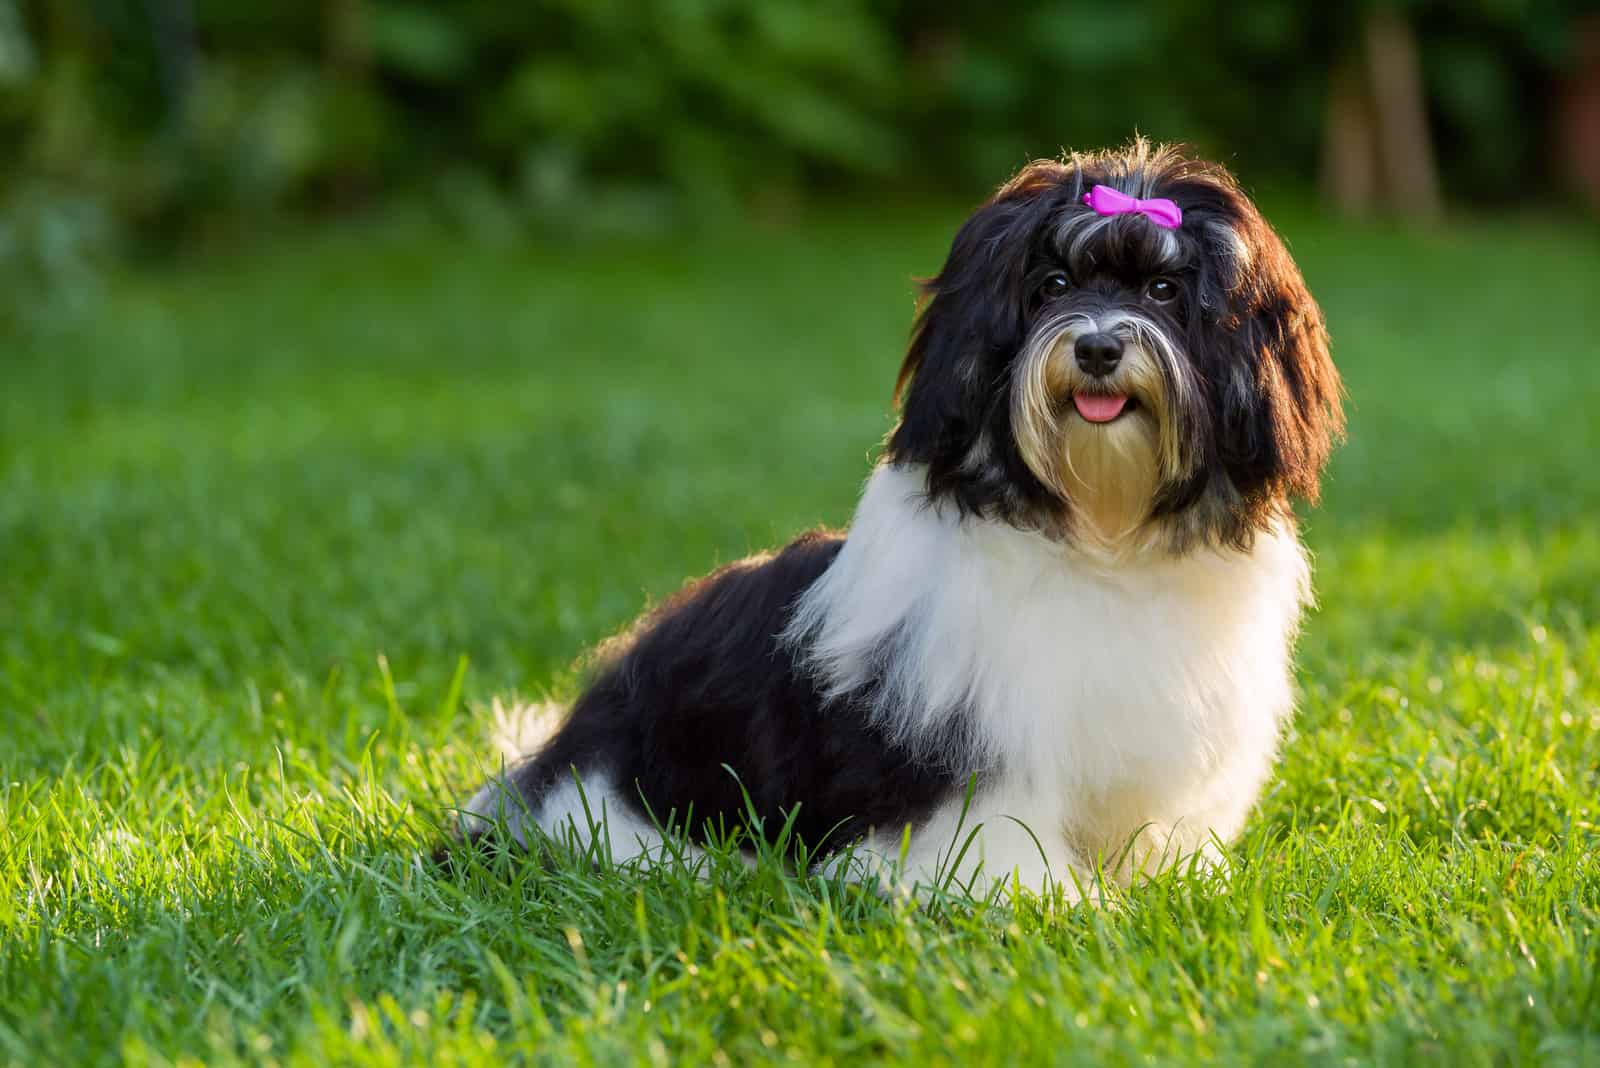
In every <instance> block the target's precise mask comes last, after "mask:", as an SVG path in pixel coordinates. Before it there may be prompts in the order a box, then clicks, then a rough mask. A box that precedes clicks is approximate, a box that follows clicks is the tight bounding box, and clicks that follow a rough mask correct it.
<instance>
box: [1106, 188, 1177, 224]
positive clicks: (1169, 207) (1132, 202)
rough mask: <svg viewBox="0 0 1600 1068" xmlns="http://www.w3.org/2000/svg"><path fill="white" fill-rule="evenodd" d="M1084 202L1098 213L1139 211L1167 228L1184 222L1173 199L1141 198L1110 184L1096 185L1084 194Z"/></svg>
mask: <svg viewBox="0 0 1600 1068" xmlns="http://www.w3.org/2000/svg"><path fill="white" fill-rule="evenodd" d="M1083 202H1084V203H1085V204H1087V205H1089V207H1091V208H1093V209H1094V212H1095V214H1097V215H1131V214H1133V213H1134V212H1138V213H1139V214H1140V215H1143V216H1144V217H1145V218H1146V219H1149V220H1150V221H1151V222H1153V223H1155V224H1156V225H1157V226H1159V227H1162V228H1163V229H1166V230H1176V229H1177V228H1178V225H1179V224H1180V223H1182V222H1183V212H1182V211H1180V210H1179V208H1178V205H1176V204H1174V203H1173V202H1172V201H1170V200H1167V199H1165V198H1163V197H1157V198H1155V199H1154V200H1140V199H1139V198H1138V197H1130V196H1129V195H1128V194H1126V193H1124V192H1122V191H1121V190H1120V189H1112V188H1111V187H1110V186H1109V185H1097V186H1095V187H1094V188H1093V189H1091V190H1089V191H1088V192H1087V193H1085V194H1083Z"/></svg>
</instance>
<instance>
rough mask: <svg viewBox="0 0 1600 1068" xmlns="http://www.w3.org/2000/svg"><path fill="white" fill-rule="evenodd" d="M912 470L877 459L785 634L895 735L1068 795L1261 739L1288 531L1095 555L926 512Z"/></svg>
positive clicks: (1290, 580) (1302, 579)
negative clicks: (865, 699)
mask: <svg viewBox="0 0 1600 1068" xmlns="http://www.w3.org/2000/svg"><path fill="white" fill-rule="evenodd" d="M916 483H917V478H916V475H915V473H910V472H901V471H897V470H896V469H893V468H880V469H879V471H878V472H876V473H875V475H874V477H873V479H872V481H871V483H869V485H868V488H867V492H866V494H865V495H864V497H863V501H862V506H861V508H860V509H859V510H858V512H857V517H856V519H857V521H856V525H855V526H854V527H853V528H852V530H851V533H850V536H849V539H848V541H847V542H846V545H845V548H844V549H843V551H842V552H841V553H840V556H839V558H838V560H837V561H836V562H835V563H834V565H833V567H831V568H830V569H829V571H828V573H827V574H826V575H824V577H823V578H822V579H821V580H819V582H818V583H817V584H816V586H815V587H813V589H812V590H811V591H809V592H808V593H807V595H806V597H805V598H804V600H803V601H802V603H801V606H800V611H799V613H798V614H797V618H796V623H795V626H794V627H793V628H792V631H791V633H792V635H793V636H795V637H797V638H798V637H800V636H804V637H805V639H806V640H807V641H808V642H809V644H810V645H811V649H810V658H811V660H812V662H813V663H814V665H815V666H816V667H818V668H819V669H820V670H821V671H822V673H823V675H824V677H825V678H826V679H827V680H828V682H829V685H830V688H831V689H832V690H833V691H834V692H839V693H843V692H847V691H851V690H857V689H865V690H868V691H869V692H871V693H872V694H873V695H874V698H873V700H874V702H875V707H874V708H873V710H872V713H873V715H874V716H875V717H876V718H877V719H878V721H879V722H880V723H882V724H884V725H885V726H886V727H888V728H889V730H890V733H891V735H892V736H894V737H895V738H897V739H899V740H901V741H902V742H904V743H906V744H908V745H910V746H911V747H912V748H914V749H921V750H923V751H924V752H929V751H932V755H934V756H937V757H940V758H941V759H944V760H948V761H950V762H953V763H970V764H971V765H972V766H978V767H986V768H991V769H996V770H998V771H1000V772H1002V773H1003V774H1004V775H1005V776H1006V777H1007V778H1011V779H1017V780H1020V781H1024V782H1026V783H1029V784H1031V785H1029V786H1028V789H1037V790H1047V791H1050V792H1054V793H1064V794H1075V795H1079V796H1083V797H1088V796H1093V795H1097V794H1099V795H1106V794H1111V793H1115V792H1117V791H1120V790H1126V789H1129V788H1136V789H1141V790H1149V789H1156V790H1159V789H1161V788H1162V787H1163V785H1164V784H1170V785H1171V787H1172V788H1173V789H1175V790H1192V789H1193V788H1194V785H1195V783H1196V781H1198V780H1200V779H1203V778H1205V777H1206V776H1209V775H1214V774H1217V773H1218V772H1219V771H1223V772H1224V773H1225V768H1224V767H1223V765H1224V764H1225V762H1226V759H1227V754H1228V753H1229V751H1230V750H1231V749H1233V748H1237V747H1238V746H1240V745H1247V746H1248V747H1249V748H1251V749H1259V748H1261V747H1262V746H1267V747H1269V748H1270V746H1271V744H1272V739H1273V736H1274V735H1275V733H1276V731H1277V728H1278V724H1279V721H1280V719H1281V717H1282V716H1283V715H1284V714H1285V713H1286V712H1287V711H1288V709H1289V706H1290V690H1289V671H1288V665H1289V647H1290V642H1291V639H1292V636H1293V632H1294V629H1295V626H1296V623H1297V620H1298V617H1299V614H1300V609H1301V605H1302V603H1303V601H1304V598H1305V596H1306V564H1305V559H1304V554H1303V552H1302V550H1301V548H1300V545H1299V543H1298V541H1297V539H1296V538H1295V536H1294V534H1293V533H1292V532H1291V531H1288V530H1274V531H1271V532H1267V533H1264V534H1262V535H1261V536H1260V537H1258V538H1257V539H1256V543H1255V545H1254V546H1253V547H1252V548H1251V549H1250V550H1249V551H1248V552H1212V551H1201V552H1197V553H1194V554H1190V555H1186V556H1182V557H1173V556H1169V555H1155V554H1152V555H1150V556H1148V557H1145V558H1141V559H1136V560H1131V561H1122V562H1117V563H1107V562H1104V561H1097V560H1093V559H1090V558H1087V557H1085V556H1083V555H1082V554H1078V553H1074V552H1073V551H1071V550H1069V549H1064V548H1063V547H1062V546H1060V545H1059V544H1056V543H1054V542H1051V541H1049V540H1047V539H1044V538H1041V537H1038V536H1036V535H1033V534H1029V533H1026V532H1022V531H1018V530H1015V529H1013V528H1010V527H1007V526H1005V525H1002V524H995V523H987V522H983V521H981V520H977V521H975V520H972V519H970V518H968V519H961V518H958V517H955V516H951V515H949V514H945V513H941V512H940V511H938V510H936V509H933V508H930V507H928V506H927V505H926V503H925V502H924V501H921V499H920V498H919V496H918V495H917V493H916V489H917V486H916ZM952 726H954V727H956V728H957V729H955V730H952ZM951 746H960V747H963V749H964V751H962V752H951V751H950V747H951Z"/></svg>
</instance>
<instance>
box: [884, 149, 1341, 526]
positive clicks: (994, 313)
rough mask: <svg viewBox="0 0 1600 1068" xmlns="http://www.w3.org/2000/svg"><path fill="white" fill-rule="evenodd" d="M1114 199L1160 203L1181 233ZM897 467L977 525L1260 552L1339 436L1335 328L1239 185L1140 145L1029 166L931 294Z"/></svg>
mask: <svg viewBox="0 0 1600 1068" xmlns="http://www.w3.org/2000/svg"><path fill="white" fill-rule="evenodd" d="M1097 185H1104V186H1109V187H1111V189H1113V190H1117V191H1120V192H1122V193H1125V194H1128V195H1130V196H1133V197H1138V198H1147V199H1148V198H1163V199H1167V200H1170V201H1172V202H1173V203H1174V204H1176V205H1177V207H1178V208H1179V209H1180V210H1181V212H1182V221H1181V223H1180V224H1179V225H1178V226H1176V227H1175V228H1170V229H1169V228H1166V227H1165V226H1163V225H1160V224H1158V222H1157V221H1156V220H1154V219H1152V218H1151V217H1150V216H1149V215H1147V214H1144V213H1140V212H1128V213H1125V214H1109V215H1108V214H1101V213H1099V212H1097V210H1095V208H1092V207H1090V206H1089V205H1088V204H1086V203H1084V197H1085V194H1087V193H1089V191H1090V190H1091V189H1093V188H1094V187H1095V186H1097ZM926 288H927V299H926V301H925V303H924V305H923V307H922V311H921V314H920V315H919V317H918V320H917V325H916V329H915V332H914V334H913V336H912V341H911V346H910V350H909V351H908V352H907V354H906V358H905V363H904V365H903V366H902V368H901V370H900V381H899V385H898V388H897V393H898V395H899V396H900V398H901V400H902V407H901V418H900V423H899V425H898V426H896V428H895V429H894V431H893V432H892V433H891V435H890V438H889V442H888V449H887V457H888V459H889V460H891V461H894V462H905V463H919V464H923V465H925V466H926V468H927V472H928V490H929V493H930V495H931V496H932V497H933V498H934V499H935V500H936V501H948V502H951V503H953V504H954V506H955V507H957V508H958V509H960V510H961V511H962V512H963V513H964V514H973V513H975V514H979V515H983V516H987V517H990V518H995V519H1000V520H1003V521H1006V522H1009V523H1013V524H1015V525H1018V526H1022V527H1027V528H1030V529H1035V530H1039V531H1041V532H1043V533H1046V534H1048V535H1050V536H1052V537H1060V538H1070V539H1072V540H1074V541H1082V542H1094V543H1097V544H1099V545H1101V546H1105V547H1115V546H1120V545H1129V544H1140V545H1161V546H1164V547H1166V548H1168V549H1171V550H1173V551H1184V550H1187V549H1189V548H1191V547H1194V546H1196V545H1202V544H1210V545H1232V546H1239V547H1243V546H1246V545H1248V544H1249V543H1250V541H1251V539H1252V537H1253V535H1254V533H1255V532H1256V531H1258V530H1261V529H1264V528H1265V527H1267V526H1268V525H1270V524H1271V523H1272V522H1274V521H1275V520H1276V519H1278V518H1280V517H1282V516H1284V515H1286V514H1287V510H1288V506H1289V501H1290V499H1291V498H1293V497H1296V496H1298V497H1302V498H1305V499H1308V500H1315V499H1316V496H1317V489H1318V480H1319V477H1320V474H1321V471H1322V467H1323V464H1324V463H1325V462H1326V460H1327V457H1328V453H1329V450H1330V448H1331V446H1332V442H1333V440H1334V439H1335V438H1336V437H1337V435H1338V434H1339V432H1340V430H1341V429H1342V423H1343V416H1342V411H1341V406H1340V385H1339V377H1338V373H1337V372H1336V371H1335V370H1334V367H1333V363H1332V361H1331V360H1330V359H1329V356H1328V337H1327V331H1326V329H1325V328H1324V326H1323V321H1322V313H1321V311H1320V310H1319V309H1318V307H1317V305H1316V302H1315V301H1313V300H1312V299H1311V295H1310V294H1309V293H1308V292H1307V291H1306V286H1305V282H1304V280H1303V279H1302V278H1301V276H1300V271H1299V269H1298V268H1297V267H1296V266H1295V264H1294V261H1293V260H1292V259H1291V258H1290V257H1289V253H1288V251H1287V250H1286V249H1285V248H1284V246H1283V242H1282V241H1281V240H1280V239H1279V238H1278V235H1277V234H1276V233H1275V232H1274V231H1273V229H1272V227H1271V226H1269V225H1268V224H1267V222H1266V221H1265V220H1264V219H1263V218H1262V217H1261V215H1260V213H1259V212H1258V211H1257V210H1256V208H1255V206H1254V205H1253V204H1252V203H1251V202H1250V200H1249V198H1247V197H1246V196H1245V195H1244V193H1242V192H1241V191H1240V189H1239V186H1238V184H1237V183H1236V182H1235V181H1234V179H1233V178H1232V176H1230V175H1229V174H1228V172H1227V171H1226V170H1224V169H1223V168H1222V167H1220V166H1218V165H1216V164H1211V163H1205V162H1202V161H1199V160H1195V159H1192V158H1189V157H1186V156H1185V155H1183V154H1182V153H1181V152H1180V151H1178V150H1176V149H1173V148H1152V147H1151V146H1150V145H1149V144H1147V143H1146V142H1144V141H1142V140H1138V141H1135V142H1133V143H1132V144H1131V145H1129V146H1128V147H1126V148H1124V149H1121V150H1119V151H1114V152H1107V153H1103V154H1097V155H1073V156H1071V157H1069V158H1067V159H1065V160H1063V161H1060V162H1056V161H1040V162H1036V163H1032V164H1030V165H1029V166H1027V167H1026V168H1024V169H1023V171H1022V172H1021V173H1020V174H1018V175H1017V176H1016V177H1015V178H1013V179H1012V180H1011V181H1009V182H1007V183H1006V184H1005V185H1004V186H1002V187H1001V189H1000V190H999V191H998V192H997V193H996V194H995V195H994V196H993V197H992V198H991V199H990V200H989V201H988V202H987V203H985V204H984V205H983V206H982V207H980V208H979V209H978V210H977V212H975V213H974V214H973V216H972V217H971V218H970V219H968V220H967V221H966V223H965V224H963V225H962V227H961V229H960V230H959V232H957V234H956V237H955V241H954V243H953V244H952V245H951V248H950V255H949V258H948V259H947V260H946V261H945V264H944V267H943V268H942V269H941V270H940V271H939V273H938V275H937V276H935V277H934V278H933V279H931V280H930V281H929V282H928V283H927V286H926Z"/></svg>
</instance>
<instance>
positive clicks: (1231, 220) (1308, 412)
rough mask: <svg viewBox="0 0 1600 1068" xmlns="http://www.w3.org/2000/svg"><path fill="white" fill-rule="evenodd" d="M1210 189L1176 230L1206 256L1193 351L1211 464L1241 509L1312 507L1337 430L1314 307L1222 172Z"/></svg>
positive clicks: (1324, 339)
mask: <svg viewBox="0 0 1600 1068" xmlns="http://www.w3.org/2000/svg"><path fill="white" fill-rule="evenodd" d="M1211 185H1212V188H1211V190H1209V192H1210V193H1211V196H1208V197H1205V198H1202V200H1203V203H1204V206H1201V205H1197V206H1196V208H1197V210H1195V211H1193V212H1190V211H1187V210H1186V212H1185V219H1184V225H1185V226H1186V227H1187V226H1190V225H1193V226H1195V227H1196V228H1197V231H1198V236H1199V237H1200V239H1201V241H1202V242H1203V243H1204V245H1205V250H1206V254H1205V255H1204V256H1202V267H1201V278H1200V291H1201V307H1200V309H1199V312H1200V314H1199V316H1198V317H1197V318H1198V320H1199V321H1198V322H1196V324H1195V326H1196V329H1197V336H1195V337H1194V338H1193V339H1192V340H1193V344H1192V351H1194V352H1196V353H1207V354H1208V355H1209V357H1210V358H1209V359H1208V360H1206V363H1207V364H1208V366H1206V367H1204V371H1205V375H1206V378H1207V381H1208V384H1209V387H1210V389H1211V390H1212V393H1213V398H1212V399H1213V405H1212V411H1213V412H1214V413H1216V419H1217V423H1216V439H1215V440H1216V448H1217V451H1218V459H1219V460H1220V462H1221V464H1222V466H1223V468H1224V469H1225V470H1226V471H1227V473H1228V477H1229V479H1230V480H1231V481H1232V482H1233V485H1234V488H1235V489H1236V490H1238V492H1239V494H1240V496H1241V497H1242V498H1243V500H1244V502H1245V503H1246V505H1247V507H1252V508H1256V509H1258V508H1263V507H1266V508H1270V507H1272V506H1274V505H1275V504H1276V503H1278V502H1280V501H1282V500H1283V499H1284V498H1286V497H1300V498H1303V499H1305V500H1307V501H1311V502H1315V501H1316V500H1317V497H1318V494H1319V492H1320V484H1321V476H1322V469H1323V466H1324V465H1325V464H1326V463H1327V461H1328V455H1329V453H1330V452H1331V451H1332V449H1333V446H1334V443H1335V442H1336V441H1337V440H1338V438H1339V437H1340V435H1341V434H1342V433H1343V430H1344V410H1343V405H1342V403H1341V401H1342V397H1343V387H1342V386H1341V384H1340V382H1339V372H1338V371H1337V370H1336V369H1335V368H1334V365H1333V360H1332V358H1331V357H1330V356H1329V354H1328V331H1327V327H1326V326H1325V325H1324V323H1323V319H1322V310H1321V309H1320V308H1319V307H1317V303H1316V301H1315V300H1313V299H1312V297H1311V294H1310V292H1309V291H1308V290H1307V289H1306V284H1305V279H1304V278H1302V277H1301V274H1300V269H1299V268H1298V267H1297V266H1296V265H1295V262H1294V260H1293V259H1292V258H1291V257H1290V255H1289V251H1288V249H1287V248H1285V247H1284V244H1283V241H1282V239H1281V238H1279V236H1278V234H1277V233H1276V232H1275V231H1274V230H1273V229H1272V227H1271V225H1270V224H1269V223H1268V222H1267V221H1266V220H1265V219H1264V218H1262V216H1261V213H1260V212H1259V211H1257V210H1256V208H1255V205H1254V204H1252V203H1251V202H1250V200H1249V198H1248V197H1246V196H1245V195H1244V194H1243V193H1242V192H1240V191H1239V189H1238V186H1237V185H1236V184H1235V183H1234V182H1233V181H1232V179H1231V178H1228V177H1227V176H1226V175H1222V176H1220V177H1218V176H1215V175H1213V176H1212V182H1211ZM1219 337H1220V339H1221V344H1220V351H1218V348H1219V345H1218V339H1219Z"/></svg>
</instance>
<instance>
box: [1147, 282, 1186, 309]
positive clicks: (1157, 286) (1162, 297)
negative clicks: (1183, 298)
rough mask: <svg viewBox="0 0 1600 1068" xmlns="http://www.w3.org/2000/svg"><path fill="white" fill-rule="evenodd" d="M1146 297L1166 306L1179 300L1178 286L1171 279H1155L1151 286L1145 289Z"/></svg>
mask: <svg viewBox="0 0 1600 1068" xmlns="http://www.w3.org/2000/svg"><path fill="white" fill-rule="evenodd" d="M1144 295H1145V296H1147V297H1149V298H1150V299H1151V300H1153V301H1155V302H1156V303H1157V304H1166V303H1167V302H1169V301H1172V300H1175V299H1177V296H1178V286H1177V284H1176V283H1175V282H1173V280H1172V279H1170V278H1155V279H1152V280H1151V281H1150V284H1149V285H1147V286H1145V287H1144Z"/></svg>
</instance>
